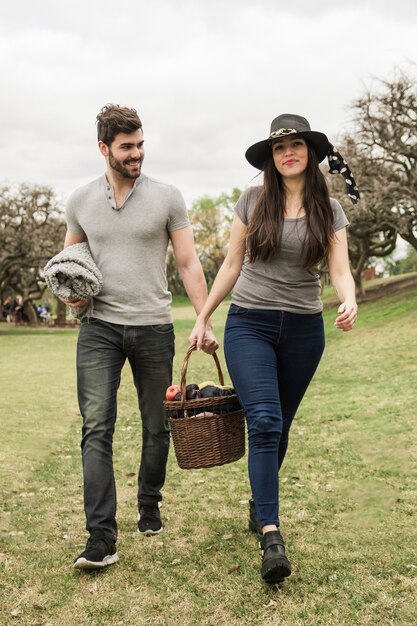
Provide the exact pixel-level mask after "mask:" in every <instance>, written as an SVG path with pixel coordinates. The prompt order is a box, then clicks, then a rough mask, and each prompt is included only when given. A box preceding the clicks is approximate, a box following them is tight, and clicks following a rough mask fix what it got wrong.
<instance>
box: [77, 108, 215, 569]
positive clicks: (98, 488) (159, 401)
mask: <svg viewBox="0 0 417 626" xmlns="http://www.w3.org/2000/svg"><path fill="white" fill-rule="evenodd" d="M97 134H98V147H99V150H100V152H101V154H102V155H103V157H104V159H105V161H106V165H107V169H106V173H105V175H104V176H101V177H100V178H99V179H97V180H95V181H93V182H92V183H90V184H88V185H85V186H84V187H81V188H80V189H78V190H76V191H75V192H74V193H73V194H72V196H71V197H70V199H69V201H68V204H67V209H66V217H67V234H66V237H65V247H67V246H70V245H73V244H76V243H81V242H84V241H88V244H89V247H90V250H91V253H92V256H93V258H94V260H95V262H96V264H97V266H98V268H99V269H100V271H101V273H102V275H103V287H102V289H101V291H100V293H99V295H98V296H97V297H96V298H94V300H93V303H92V305H93V313H92V315H91V316H89V317H87V318H85V319H83V320H82V321H81V328H80V333H79V338H78V346H77V381H78V401H79V406H80V411H81V414H82V417H83V429H82V442H81V448H82V460H83V474H84V510H85V514H86V519H87V526H86V527H87V530H88V531H89V532H90V538H89V540H88V541H87V546H86V549H85V550H84V552H82V553H81V554H80V555H79V556H78V557H77V558H76V559H75V561H74V567H75V568H78V569H84V568H86V569H93V568H102V567H105V566H107V565H110V564H112V563H115V562H116V561H117V560H118V556H117V552H116V539H117V523H116V491H115V482H114V473H113V463H112V440H113V432H114V426H115V421H116V396H117V389H118V387H119V383H120V375H121V370H122V367H123V364H124V362H125V360H126V359H128V360H129V363H130V366H131V369H132V373H133V379H134V383H135V386H136V390H137V395H138V401H139V407H140V411H141V418H142V456H141V462H140V469H139V475H138V509H139V516H138V531H139V533H141V534H145V535H151V534H156V533H160V532H161V531H162V530H163V527H162V522H161V516H160V512H159V502H160V500H161V499H162V496H161V488H162V486H163V484H164V481H165V473H166V463H167V457H168V448H169V437H170V434H169V428H168V424H167V419H166V415H165V411H164V407H163V399H164V397H165V391H166V388H167V387H168V386H169V385H171V383H172V362H173V357H174V331H173V325H172V316H171V306H170V305H171V294H170V293H169V291H168V289H167V282H166V264H165V258H166V251H167V246H168V243H169V241H171V243H172V248H173V252H174V255H175V259H176V263H177V266H178V269H179V273H180V276H181V278H182V281H183V283H184V286H185V289H186V291H187V294H188V296H189V297H190V299H191V302H192V303H193V306H194V308H195V310H196V312H197V313H198V312H199V311H200V309H201V308H202V306H203V304H204V302H205V300H206V298H207V287H206V281H205V278H204V274H203V270H202V268H201V264H200V262H199V260H198V258H197V255H196V252H195V248H194V240H193V234H192V230H191V227H190V224H189V220H188V216H187V211H186V208H185V203H184V200H183V198H182V196H181V194H180V192H179V191H178V190H177V189H176V188H175V187H173V186H171V185H167V184H164V183H161V182H159V181H157V180H155V179H153V178H149V177H148V176H146V175H145V174H143V173H142V172H141V169H142V163H143V159H144V140H143V132H142V123H141V121H140V119H139V117H138V114H137V112H136V111H135V110H134V109H129V108H125V107H120V106H118V105H112V104H109V105H107V106H105V107H103V109H102V110H101V112H100V113H99V115H98V116H97ZM68 304H70V306H77V307H79V306H84V305H85V304H86V301H83V300H77V301H73V302H70V303H68ZM206 336H207V335H206ZM217 347H218V345H217V342H216V339H215V337H214V335H213V333H212V331H211V328H209V329H208V341H207V343H206V345H205V351H206V352H208V353H209V354H211V353H212V352H214V350H215V349H216V348H217Z"/></svg>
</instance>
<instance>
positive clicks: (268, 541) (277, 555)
mask: <svg viewBox="0 0 417 626" xmlns="http://www.w3.org/2000/svg"><path fill="white" fill-rule="evenodd" d="M260 547H261V551H262V569H261V573H262V578H263V579H264V581H265V582H267V583H280V582H282V581H283V580H284V578H286V577H287V576H289V575H290V574H291V565H290V562H289V560H288V559H287V557H286V556H285V547H284V540H283V538H282V535H281V533H280V532H279V530H271V531H269V532H268V533H265V535H264V536H263V537H262V539H261V541H260Z"/></svg>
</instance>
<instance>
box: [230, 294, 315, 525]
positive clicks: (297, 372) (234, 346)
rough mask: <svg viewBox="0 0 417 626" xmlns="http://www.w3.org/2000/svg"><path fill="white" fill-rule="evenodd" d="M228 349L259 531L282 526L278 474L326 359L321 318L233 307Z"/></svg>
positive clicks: (231, 309) (233, 305) (231, 308)
mask: <svg viewBox="0 0 417 626" xmlns="http://www.w3.org/2000/svg"><path fill="white" fill-rule="evenodd" d="M224 348H225V355H226V362H227V367H228V370H229V374H230V377H231V379H232V382H233V385H234V388H235V390H236V393H237V395H238V397H239V400H240V403H241V405H242V407H243V409H244V412H245V415H246V421H247V426H248V438H249V461H248V465H249V480H250V484H251V488H252V494H253V499H254V501H255V507H256V512H257V515H258V519H259V522H260V524H261V527H262V526H266V525H268V524H276V525H277V526H279V511H278V509H279V507H278V501H279V499H278V472H279V468H280V467H281V465H282V462H283V460H284V457H285V453H286V451H287V447H288V434H289V430H290V427H291V423H292V421H293V418H294V416H295V413H296V411H297V409H298V406H299V404H300V402H301V400H302V398H303V396H304V394H305V392H306V390H307V387H308V385H309V383H310V381H311V379H312V378H313V376H314V373H315V371H316V369H317V366H318V364H319V362H320V359H321V356H322V354H323V350H324V329H323V318H322V315H321V314H320V313H319V314H313V315H299V314H295V313H288V312H286V311H272V310H254V309H246V308H242V307H239V306H237V305H235V304H232V305H231V307H230V309H229V314H228V318H227V322H226V330H225V338H224Z"/></svg>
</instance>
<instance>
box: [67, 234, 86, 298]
mask: <svg viewBox="0 0 417 626" xmlns="http://www.w3.org/2000/svg"><path fill="white" fill-rule="evenodd" d="M83 241H87V238H86V236H85V235H81V234H80V233H72V232H71V231H69V230H67V232H66V235H65V241H64V249H65V248H68V246H73V245H74V244H76V243H83ZM62 302H64V303H65V304H68V306H74V307H75V306H85V305H86V304H87V302H88V300H74V301H71V302H68V301H67V300H62Z"/></svg>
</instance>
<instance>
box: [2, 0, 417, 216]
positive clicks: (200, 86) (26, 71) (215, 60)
mask: <svg viewBox="0 0 417 626" xmlns="http://www.w3.org/2000/svg"><path fill="white" fill-rule="evenodd" d="M416 60H417V5H416V2H415V0H396V1H393V0H346V1H345V2H338V1H337V0H297V1H296V2H294V1H289V2H280V0H259V1H256V0H252V1H249V0H223V1H220V0H147V1H146V2H144V1H141V0H124V1H123V2H120V3H118V2H115V1H114V0H113V1H112V2H110V1H109V0H82V1H81V0H71V1H66V2H62V1H60V0H44V1H42V0H14V1H13V2H12V3H9V2H5V1H3V2H1V4H0V79H1V82H0V88H1V98H0V111H1V119H2V123H3V129H2V132H1V135H0V137H1V139H0V183H17V182H23V181H24V182H31V183H36V184H40V185H49V186H51V187H53V189H54V190H55V192H56V194H57V196H58V197H59V198H60V199H62V200H63V201H65V199H66V198H67V197H68V195H69V193H70V192H71V191H72V190H73V189H75V188H76V187H79V186H80V185H83V184H85V183H87V182H89V181H90V180H92V179H94V178H96V177H97V176H99V175H101V173H102V172H103V170H104V161H103V159H102V157H101V156H100V155H99V153H98V149H97V143H96V130H95V117H96V114H97V113H98V111H99V110H100V108H101V107H102V106H103V105H104V104H106V103H107V102H114V103H118V104H122V105H127V106H133V107H135V108H136V109H137V110H138V112H139V115H140V117H141V118H142V121H143V126H144V134H145V147H146V158H145V165H144V168H143V169H144V171H145V172H146V173H147V174H148V175H150V176H154V177H156V178H159V179H161V180H164V181H166V182H170V183H173V184H175V185H177V186H178V187H179V188H180V190H181V191H182V192H183V194H184V196H185V199H186V201H187V204H188V205H189V206H190V205H191V202H192V201H193V200H194V199H196V198H197V197H199V196H202V195H205V194H208V195H217V194H218V193H220V192H222V191H230V190H231V189H232V188H233V187H240V188H244V187H245V186H247V185H249V184H250V183H251V182H252V179H253V176H254V175H255V174H256V170H255V169H254V168H252V167H251V166H250V165H249V164H248V163H247V162H246V161H245V159H244V152H245V150H246V148H247V147H248V146H249V145H251V144H252V143H255V142H256V141H259V140H261V139H264V138H266V137H267V135H268V132H269V127H270V123H271V120H272V119H273V118H274V117H276V116H277V115H278V114H280V113H286V112H290V113H298V114H301V115H304V116H305V117H307V118H308V119H309V120H310V123H311V126H312V128H313V130H320V131H323V132H325V133H326V134H327V135H328V136H329V138H331V139H333V141H334V142H337V135H339V134H342V133H343V132H344V131H346V130H347V129H348V128H349V124H350V118H351V114H350V111H349V105H350V104H351V102H352V101H353V100H354V99H355V98H357V97H358V96H360V95H361V94H362V93H363V91H364V89H365V85H368V86H369V85H371V84H372V81H373V80H374V79H375V77H377V78H390V77H391V76H392V73H393V70H394V67H395V66H398V67H404V68H405V69H407V70H408V71H410V72H415V71H416V66H415V65H413V64H412V63H413V62H415V61H416Z"/></svg>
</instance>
